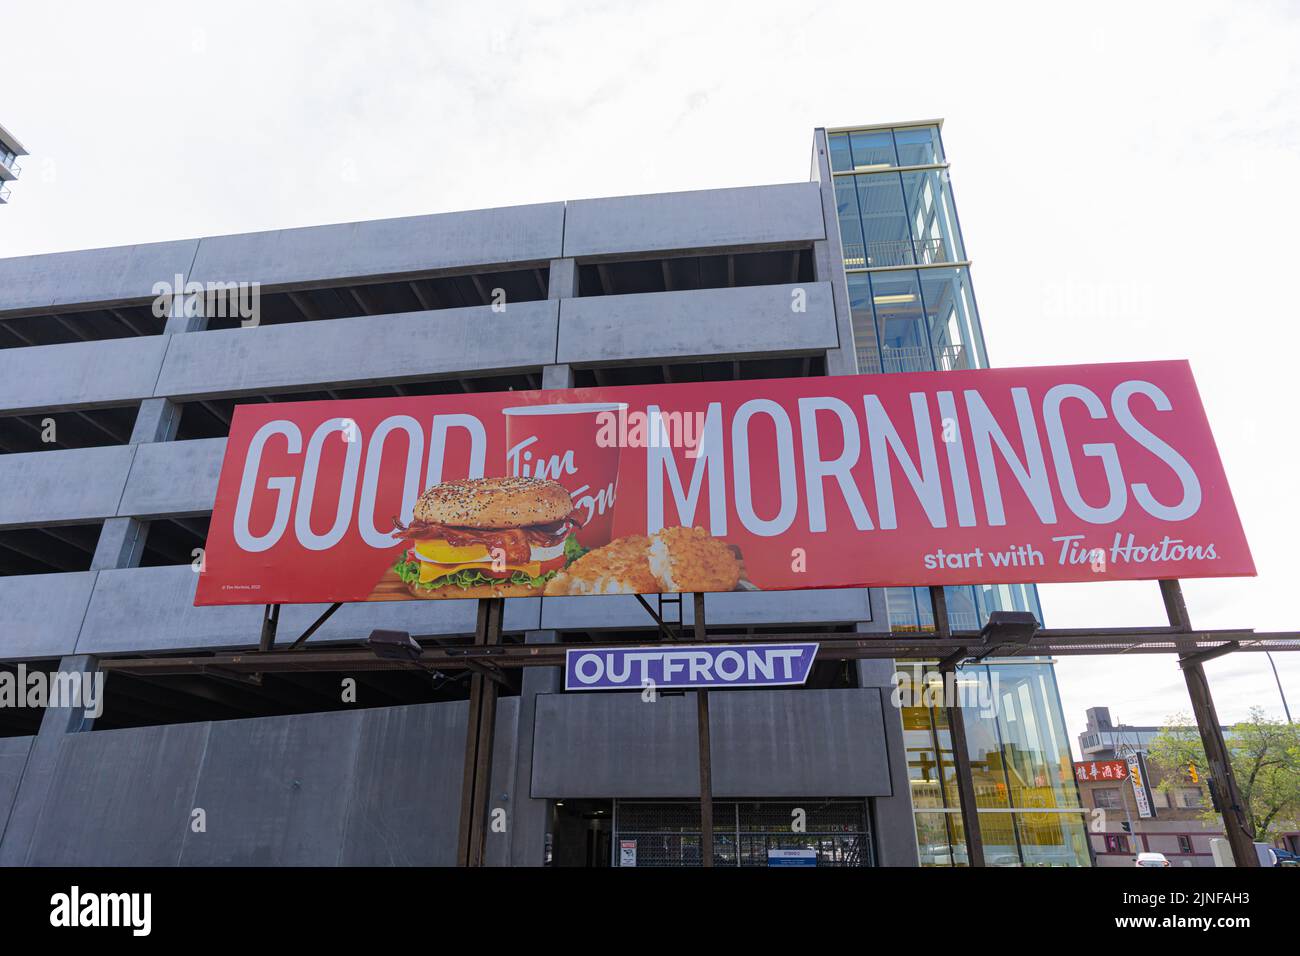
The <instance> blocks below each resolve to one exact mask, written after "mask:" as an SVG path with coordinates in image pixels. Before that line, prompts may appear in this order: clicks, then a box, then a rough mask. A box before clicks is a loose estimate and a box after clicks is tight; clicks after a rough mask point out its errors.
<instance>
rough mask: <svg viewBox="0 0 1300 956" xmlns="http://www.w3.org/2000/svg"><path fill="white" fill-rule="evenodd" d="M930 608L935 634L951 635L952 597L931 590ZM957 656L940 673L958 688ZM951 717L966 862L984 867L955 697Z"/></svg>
mask: <svg viewBox="0 0 1300 956" xmlns="http://www.w3.org/2000/svg"><path fill="white" fill-rule="evenodd" d="M930 607H931V608H932V609H933V611H934V632H935V634H936V635H937V636H938V637H940V638H946V637H950V636H951V630H950V628H949V626H948V597H947V595H946V594H945V593H944V590H943V588H942V587H932V588H930ZM961 656H962V655H961V654H960V652H957V653H954V654H952V655H950V656H948V657H946V658H945V659H944V662H943V668H942V670H941V671H940V673H941V674H942V675H943V676H944V678H945V683H946V678H947V675H948V674H952V676H953V682H952V686H953V688H954V689H955V688H956V686H957V667H956V664H957V659H959V658H960V657H961ZM945 710H946V712H947V714H948V737H949V738H950V739H951V741H952V760H953V764H954V769H955V770H956V773H957V799H958V801H959V803H960V804H961V826H962V831H963V832H964V833H965V835H966V859H967V861H968V862H969V865H970V866H983V865H984V838H983V836H982V835H981V834H980V816H979V806H978V804H977V803H976V800H975V777H974V775H973V772H972V771H971V765H970V751H969V750H968V749H967V747H966V718H965V715H963V714H962V710H961V701H960V700H958V699H957V698H956V695H955V694H954V696H953V699H952V700H950V701H949V702H948V706H947V707H945Z"/></svg>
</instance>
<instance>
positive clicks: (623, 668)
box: [564, 643, 818, 690]
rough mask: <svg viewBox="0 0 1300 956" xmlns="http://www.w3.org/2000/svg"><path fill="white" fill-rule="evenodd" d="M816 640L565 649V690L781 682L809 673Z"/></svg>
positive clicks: (801, 679)
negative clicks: (810, 641) (811, 641)
mask: <svg viewBox="0 0 1300 956" xmlns="http://www.w3.org/2000/svg"><path fill="white" fill-rule="evenodd" d="M817 647H818V645H817V644H752V643H751V644H709V645H702V646H696V647H673V646H672V645H661V646H658V647H594V648H585V647H583V648H576V649H573V648H571V649H569V650H567V651H565V652H564V689H565V690H640V689H641V688H644V687H657V688H659V689H661V690H662V689H670V688H698V689H705V690H711V689H714V688H722V687H785V686H790V685H794V684H802V683H803V682H804V681H806V680H807V679H808V672H809V671H811V670H812V665H813V660H814V659H815V658H816V657H817Z"/></svg>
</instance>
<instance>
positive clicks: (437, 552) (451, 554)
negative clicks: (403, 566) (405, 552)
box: [414, 538, 491, 565]
mask: <svg viewBox="0 0 1300 956" xmlns="http://www.w3.org/2000/svg"><path fill="white" fill-rule="evenodd" d="M414 550H415V555H416V557H418V558H419V559H420V560H421V561H433V562H436V563H437V564H461V565H464V564H474V563H476V562H480V561H487V560H488V559H489V558H490V557H491V555H490V554H489V553H488V549H487V546H486V545H482V544H470V545H466V546H464V547H460V548H458V547H456V546H454V545H451V544H448V543H447V542H446V541H444V540H443V539H442V538H430V539H429V540H427V541H417V542H415V545H414Z"/></svg>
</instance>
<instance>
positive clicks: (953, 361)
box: [917, 267, 987, 371]
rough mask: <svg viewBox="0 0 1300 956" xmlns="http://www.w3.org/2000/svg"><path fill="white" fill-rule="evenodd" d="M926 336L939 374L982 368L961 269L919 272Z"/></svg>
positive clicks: (978, 338)
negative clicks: (940, 372) (954, 370)
mask: <svg viewBox="0 0 1300 956" xmlns="http://www.w3.org/2000/svg"><path fill="white" fill-rule="evenodd" d="M917 275H919V276H920V281H921V295H922V298H923V300H924V303H925V328H926V335H927V337H928V339H929V341H930V345H931V347H932V349H933V352H934V362H935V367H936V368H938V369H939V370H940V371H951V370H953V369H968V368H983V367H985V366H986V364H987V363H986V362H985V359H984V348H983V342H982V338H981V336H980V334H979V318H978V317H977V316H976V315H975V312H974V299H973V297H972V296H971V295H970V287H969V286H970V279H969V276H968V275H967V272H966V269H965V267H958V268H951V269H920V270H918V271H917Z"/></svg>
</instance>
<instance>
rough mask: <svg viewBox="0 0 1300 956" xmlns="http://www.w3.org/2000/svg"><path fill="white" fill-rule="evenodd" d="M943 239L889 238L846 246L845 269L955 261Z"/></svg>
mask: <svg viewBox="0 0 1300 956" xmlns="http://www.w3.org/2000/svg"><path fill="white" fill-rule="evenodd" d="M952 261H954V260H953V257H952V256H951V255H949V251H948V244H947V243H946V242H945V241H944V240H943V239H889V240H884V241H881V242H868V243H867V244H866V245H865V246H864V245H863V244H862V243H860V242H846V243H844V268H846V269H879V268H884V267H886V266H916V265H921V266H925V265H931V264H933V263H936V262H952Z"/></svg>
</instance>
